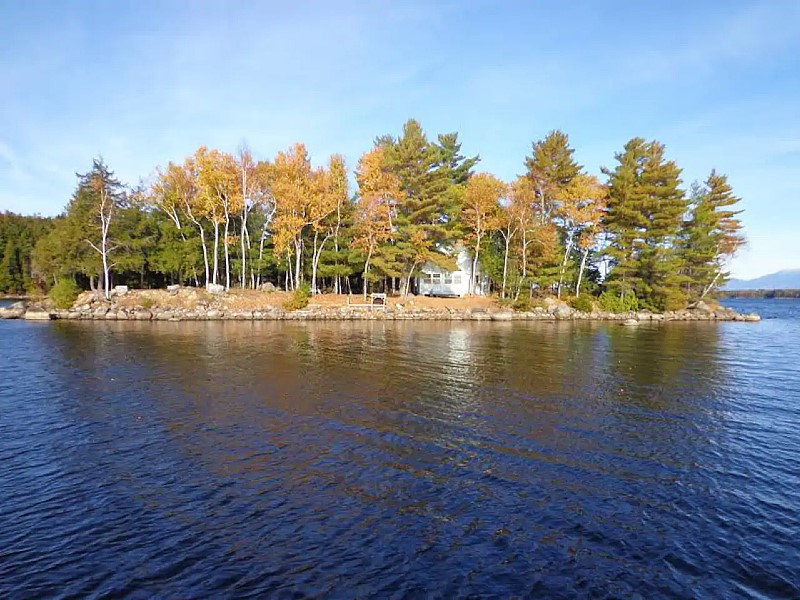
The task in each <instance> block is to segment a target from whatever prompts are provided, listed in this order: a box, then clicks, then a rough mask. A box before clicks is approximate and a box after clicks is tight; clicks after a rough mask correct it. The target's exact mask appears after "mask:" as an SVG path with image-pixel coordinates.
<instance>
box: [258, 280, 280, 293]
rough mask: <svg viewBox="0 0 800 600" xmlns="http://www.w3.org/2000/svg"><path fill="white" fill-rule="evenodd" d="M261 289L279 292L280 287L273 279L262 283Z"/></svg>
mask: <svg viewBox="0 0 800 600" xmlns="http://www.w3.org/2000/svg"><path fill="white" fill-rule="evenodd" d="M261 291H262V292H277V291H278V288H277V287H275V284H274V283H272V282H271V281H268V282H266V283H262V284H261Z"/></svg>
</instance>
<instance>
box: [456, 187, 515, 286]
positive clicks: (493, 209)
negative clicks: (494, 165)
mask: <svg viewBox="0 0 800 600" xmlns="http://www.w3.org/2000/svg"><path fill="white" fill-rule="evenodd" d="M505 191H506V186H505V184H504V183H503V182H502V181H500V180H499V179H497V178H496V177H495V176H494V175H490V174H489V173H479V174H477V175H474V176H473V177H472V178H470V179H469V181H468V182H467V184H466V190H465V192H464V205H463V206H464V213H463V218H464V222H465V224H466V226H467V228H468V229H469V236H468V239H469V240H471V241H472V249H473V250H472V277H471V278H470V282H469V292H470V294H473V293H475V288H476V286H477V285H478V257H479V254H480V250H481V243H482V242H483V240H484V237H485V236H486V235H487V234H489V233H491V232H492V231H494V230H495V229H497V228H498V227H499V226H500V225H501V223H502V219H500V218H498V211H499V210H500V206H499V202H500V199H501V198H502V196H503V194H504V192H505ZM506 268H507V260H506Z"/></svg>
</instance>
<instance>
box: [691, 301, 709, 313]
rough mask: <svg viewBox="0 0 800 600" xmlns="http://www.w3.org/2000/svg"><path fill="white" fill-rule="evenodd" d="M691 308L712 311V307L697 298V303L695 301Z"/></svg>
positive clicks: (706, 311)
mask: <svg viewBox="0 0 800 600" xmlns="http://www.w3.org/2000/svg"><path fill="white" fill-rule="evenodd" d="M692 310H696V311H699V312H704V313H713V312H714V309H713V308H711V307H710V306H709V305H708V304H706V303H705V302H704V301H702V300H698V301H697V303H695V305H694V306H693V307H692Z"/></svg>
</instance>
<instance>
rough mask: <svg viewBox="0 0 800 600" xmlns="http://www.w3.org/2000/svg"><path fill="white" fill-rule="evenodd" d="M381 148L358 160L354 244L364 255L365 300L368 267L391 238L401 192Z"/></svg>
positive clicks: (368, 273) (368, 274)
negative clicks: (379, 248) (387, 166)
mask: <svg viewBox="0 0 800 600" xmlns="http://www.w3.org/2000/svg"><path fill="white" fill-rule="evenodd" d="M384 152H385V151H384V149H383V148H382V147H380V146H379V147H377V148H374V149H372V150H370V151H369V152H366V153H365V154H364V155H363V156H362V157H361V159H360V160H359V161H358V168H357V169H356V182H357V183H358V196H359V198H358V204H357V206H356V214H355V224H354V232H353V233H354V238H353V245H354V246H355V247H356V248H358V249H360V250H361V251H362V252H363V254H364V269H363V281H364V289H363V293H364V301H366V299H367V286H368V283H369V279H370V266H371V261H372V258H373V256H374V255H375V252H376V250H377V249H378V246H379V245H381V244H384V243H386V242H388V241H389V240H391V239H392V235H393V231H394V226H393V223H392V214H393V211H394V210H395V206H396V204H397V202H398V201H399V200H400V198H401V195H402V192H401V190H400V180H399V179H398V178H397V177H396V176H395V175H394V174H392V173H390V172H388V171H387V170H386V168H385V154H384Z"/></svg>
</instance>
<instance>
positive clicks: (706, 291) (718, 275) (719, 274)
mask: <svg viewBox="0 0 800 600" xmlns="http://www.w3.org/2000/svg"><path fill="white" fill-rule="evenodd" d="M721 276H722V271H717V274H716V275H715V276H714V280H713V281H712V282H711V283H709V284H708V286H706V289H705V290H703V294H702V295H701V296H700V299H701V300H702V299H703V298H705V297H706V294H708V292H710V291H711V290H712V289H714V286H715V285H716V284H717V281H718V280H719V278H720V277H721Z"/></svg>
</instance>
